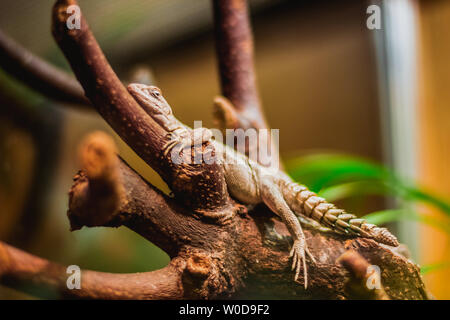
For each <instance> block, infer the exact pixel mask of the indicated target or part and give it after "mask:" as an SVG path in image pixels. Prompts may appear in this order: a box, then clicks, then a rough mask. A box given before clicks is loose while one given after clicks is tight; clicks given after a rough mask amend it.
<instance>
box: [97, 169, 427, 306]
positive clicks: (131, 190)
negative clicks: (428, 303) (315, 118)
mask: <svg viewBox="0 0 450 320" xmlns="http://www.w3.org/2000/svg"><path fill="white" fill-rule="evenodd" d="M119 170H120V172H121V177H122V178H121V179H122V181H123V185H124V188H125V190H126V191H125V193H126V194H127V197H126V201H124V206H123V209H121V210H120V211H119V212H120V213H119V214H118V215H116V216H114V217H112V220H111V221H110V222H107V223H106V224H105V225H109V226H118V225H121V224H123V225H126V226H128V227H129V228H130V229H132V230H135V231H136V232H138V233H139V234H141V235H142V236H144V237H145V238H147V239H148V240H150V241H152V242H154V243H155V244H157V245H158V246H160V247H161V248H162V249H163V250H165V251H167V252H168V253H169V254H170V255H171V256H172V257H173V256H175V255H176V256H177V257H178V258H182V259H184V261H186V263H187V264H188V266H189V265H192V261H194V262H195V261H197V262H198V261H200V262H198V263H197V265H201V266H203V267H198V268H192V267H190V268H187V269H186V270H185V276H184V277H183V287H184V292H185V297H190V298H200V297H201V298H210V299H211V298H219V297H222V298H224V297H234V298H258V297H259V298H285V299H293V298H300V299H350V298H358V297H360V296H358V295H356V294H355V293H354V291H352V290H350V288H349V286H348V285H347V284H348V282H349V281H350V280H352V279H354V276H353V275H352V273H349V272H348V271H347V269H346V268H344V267H343V266H342V265H341V264H340V262H339V261H338V258H339V257H340V256H341V255H342V254H343V253H345V252H346V251H347V250H349V249H353V250H354V251H355V252H358V253H359V254H360V255H361V256H362V257H364V259H365V260H367V261H368V262H369V263H370V264H374V265H377V266H379V268H380V270H381V282H382V284H383V285H384V288H385V292H386V294H387V296H389V297H390V298H393V299H426V298H427V295H426V293H425V289H424V285H423V283H422V280H421V277H420V273H419V268H418V267H417V266H416V265H414V264H413V263H412V262H410V261H409V260H408V259H407V258H405V257H403V256H402V255H400V254H398V253H397V252H395V251H394V250H393V249H392V248H390V247H386V246H381V245H379V244H378V243H376V242H375V241H373V240H370V239H361V238H354V239H349V238H346V237H343V236H339V235H335V234H332V233H329V234H327V233H321V232H318V231H316V230H313V229H308V228H307V229H306V230H305V235H306V238H307V242H308V247H309V248H310V250H311V252H312V254H313V255H314V256H315V257H316V259H317V264H316V265H314V264H312V263H311V262H310V261H309V262H308V266H309V269H308V271H309V285H308V289H307V290H306V291H305V289H304V287H303V285H302V281H303V279H302V278H301V277H300V279H299V282H298V283H296V282H294V280H293V278H294V274H293V272H292V271H291V270H290V265H291V261H290V258H289V249H290V246H291V238H290V236H289V233H288V231H287V229H286V227H285V226H284V224H283V223H281V222H280V221H278V220H276V218H275V217H274V215H273V214H272V213H271V212H269V211H268V209H267V208H265V207H264V206H258V207H256V208H255V209H254V210H253V211H251V212H250V213H246V212H245V210H244V211H241V214H240V215H236V216H235V217H234V218H233V219H232V221H230V222H229V223H228V224H226V225H222V226H218V225H216V224H214V223H213V224H210V223H207V222H205V221H202V220H197V219H195V218H194V217H193V216H192V215H191V214H190V212H189V211H185V210H184V209H182V208H181V207H180V206H177V205H176V204H175V203H173V202H172V200H170V199H167V198H166V197H165V196H164V195H162V194H161V193H159V192H157V191H155V190H154V189H152V188H151V187H149V186H148V185H147V184H146V183H145V182H144V181H143V180H142V178H140V177H139V176H138V175H137V174H136V173H135V172H134V171H132V170H131V169H130V168H129V167H128V166H126V165H124V164H121V165H120V167H119ZM100 200H101V199H100ZM125 203H126V204H125ZM249 244H251V245H249ZM341 261H342V260H341ZM194 265H195V263H194ZM199 269H200V271H201V272H200V271H198V270H199ZM186 273H188V276H186ZM198 273H200V274H201V275H202V276H201V277H200V279H199V276H198V275H197V274H198ZM400 275H401V276H400ZM186 279H190V280H186ZM192 279H193V280H192ZM195 279H197V280H195Z"/></svg>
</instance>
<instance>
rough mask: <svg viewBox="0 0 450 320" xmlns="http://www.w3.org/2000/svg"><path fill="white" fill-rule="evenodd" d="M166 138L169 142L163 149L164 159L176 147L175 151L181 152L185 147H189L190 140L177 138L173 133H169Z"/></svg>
mask: <svg viewBox="0 0 450 320" xmlns="http://www.w3.org/2000/svg"><path fill="white" fill-rule="evenodd" d="M168 137H169V139H170V140H169V142H167V143H166V144H165V145H164V147H163V150H164V156H165V157H167V155H168V154H169V153H170V152H171V151H172V149H173V148H175V147H177V150H179V151H181V150H183V149H185V148H186V147H187V146H190V145H191V141H190V139H186V138H184V137H182V136H179V135H177V134H175V133H173V132H171V133H169V134H168Z"/></svg>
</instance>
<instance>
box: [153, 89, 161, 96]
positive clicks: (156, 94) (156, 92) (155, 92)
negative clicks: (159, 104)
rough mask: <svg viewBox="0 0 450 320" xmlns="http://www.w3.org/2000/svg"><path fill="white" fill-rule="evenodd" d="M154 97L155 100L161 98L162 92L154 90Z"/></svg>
mask: <svg viewBox="0 0 450 320" xmlns="http://www.w3.org/2000/svg"><path fill="white" fill-rule="evenodd" d="M152 96H154V97H155V98H159V97H160V96H161V92H160V91H159V90H156V89H155V90H152Z"/></svg>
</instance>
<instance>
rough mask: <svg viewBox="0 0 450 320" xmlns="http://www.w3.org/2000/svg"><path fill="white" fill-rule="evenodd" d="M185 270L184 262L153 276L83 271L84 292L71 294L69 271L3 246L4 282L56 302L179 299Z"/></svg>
mask: <svg viewBox="0 0 450 320" xmlns="http://www.w3.org/2000/svg"><path fill="white" fill-rule="evenodd" d="M183 268H184V265H183V263H182V262H181V261H178V260H172V261H171V263H170V264H169V265H168V266H167V267H165V268H163V269H160V270H156V271H152V272H143V273H134V274H113V273H106V272H96V271H89V270H82V271H81V289H72V290H71V289H68V288H67V279H68V277H69V276H70V274H67V267H65V266H62V265H60V264H57V263H53V262H50V261H48V260H45V259H42V258H39V257H36V256H33V255H31V254H28V253H26V252H23V251H21V250H19V249H16V248H13V247H11V246H9V245H7V244H6V243H3V242H0V282H1V283H2V284H4V285H7V286H11V287H15V288H17V287H20V288H21V290H23V291H25V292H29V293H31V294H34V295H37V296H41V297H42V298H49V296H48V294H49V292H50V293H51V296H50V297H53V298H54V296H55V295H61V296H62V297H65V298H81V299H179V298H181V297H182V296H183V290H182V286H181V275H182V269H183ZM36 288H37V289H38V290H36ZM43 289H46V290H43Z"/></svg>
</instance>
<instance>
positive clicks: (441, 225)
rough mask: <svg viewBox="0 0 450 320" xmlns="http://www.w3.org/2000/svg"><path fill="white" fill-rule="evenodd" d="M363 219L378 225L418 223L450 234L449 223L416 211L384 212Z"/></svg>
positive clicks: (395, 210)
mask: <svg viewBox="0 0 450 320" xmlns="http://www.w3.org/2000/svg"><path fill="white" fill-rule="evenodd" d="M362 219H366V221H367V222H368V223H372V224H376V225H381V224H385V223H388V222H396V221H418V222H421V223H424V224H427V225H429V226H432V227H434V228H437V229H440V230H442V231H443V232H445V233H447V234H450V224H449V223H448V221H443V220H442V219H438V218H435V217H431V216H428V215H425V214H420V213H417V212H415V211H414V210H404V209H394V210H382V211H377V212H373V213H370V214H368V215H365V216H363V217H362Z"/></svg>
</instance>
